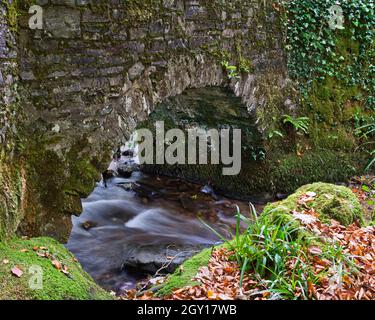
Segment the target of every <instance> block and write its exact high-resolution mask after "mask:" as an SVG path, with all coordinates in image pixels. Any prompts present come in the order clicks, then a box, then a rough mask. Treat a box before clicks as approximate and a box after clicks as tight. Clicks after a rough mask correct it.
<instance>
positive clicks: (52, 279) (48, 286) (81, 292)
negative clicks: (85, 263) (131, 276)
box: [0, 238, 113, 300]
mask: <svg viewBox="0 0 375 320" xmlns="http://www.w3.org/2000/svg"><path fill="white" fill-rule="evenodd" d="M35 246H38V247H46V248H48V251H49V253H50V254H51V256H53V257H54V258H55V259H57V260H58V261H59V262H61V263H62V264H64V265H66V266H67V267H68V271H69V273H70V275H69V276H67V275H65V274H64V273H62V272H61V271H59V270H58V269H56V268H55V267H54V266H53V265H52V260H51V259H47V258H45V257H39V256H38V255H37V253H36V252H35V251H34V250H33V248H34V247H35ZM26 250H27V251H26ZM5 260H8V261H9V262H8V263H3V261H5ZM15 266H17V267H18V268H19V269H21V270H22V271H23V275H22V276H21V277H20V278H17V277H16V276H14V275H13V274H12V273H11V270H12V268H13V267H15ZM31 266H38V267H41V270H42V280H43V282H42V283H43V288H42V289H37V290H32V289H31V288H30V285H29V281H30V278H31V277H32V274H30V273H29V268H30V267H31ZM4 299H6V300H34V299H35V300H104V299H105V300H109V299H113V297H112V296H111V295H110V294H109V293H107V292H106V291H104V290H103V289H102V288H100V287H99V286H98V285H97V284H95V282H94V281H93V280H92V279H91V277H90V276H89V275H88V274H87V273H86V272H85V271H84V270H83V269H82V267H81V265H80V264H79V263H78V262H76V260H75V259H74V257H73V255H72V254H71V253H70V252H69V251H68V250H67V249H65V248H64V246H63V245H61V244H60V243H58V242H57V241H55V240H53V239H51V238H34V239H30V240H23V239H19V238H16V239H13V240H12V241H9V242H4V241H2V242H0V300H4Z"/></svg>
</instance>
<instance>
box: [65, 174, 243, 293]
mask: <svg viewBox="0 0 375 320" xmlns="http://www.w3.org/2000/svg"><path fill="white" fill-rule="evenodd" d="M82 204H83V213H82V214H81V216H80V217H73V230H72V233H71V236H70V239H69V242H68V244H67V247H68V248H69V250H70V251H71V252H73V253H74V254H75V256H76V257H77V259H78V260H79V262H80V263H81V264H82V266H83V268H84V269H85V270H86V271H87V272H88V273H89V274H90V275H91V276H92V277H93V278H94V279H95V281H96V282H97V283H99V284H100V285H101V286H102V287H104V288H106V289H108V290H113V291H115V292H120V291H121V290H124V289H129V288H133V287H135V285H136V283H137V282H138V281H140V280H143V279H145V278H146V277H147V274H153V272H154V271H155V269H156V270H157V269H159V268H160V265H158V262H160V261H161V262H160V263H162V262H163V261H164V262H165V261H168V259H171V257H170V256H174V255H176V253H177V256H179V258H180V260H179V259H176V258H175V259H176V260H177V261H176V263H177V264H179V263H181V262H182V261H183V260H185V259H186V258H187V257H189V256H191V255H193V254H194V253H196V252H199V251H200V250H201V249H202V248H204V247H209V246H212V245H215V244H217V243H219V242H220V238H219V237H218V236H217V235H216V234H215V233H214V232H212V230H210V229H209V228H208V227H207V226H206V225H205V224H204V223H203V222H202V220H204V221H206V222H207V223H209V224H210V225H211V226H212V227H214V228H215V229H216V230H218V231H219V232H220V233H221V234H222V235H224V236H225V237H228V238H229V237H230V232H229V231H230V230H232V231H233V230H234V228H235V223H236V220H235V213H236V207H235V205H238V206H239V207H240V208H241V211H242V213H244V214H248V212H249V209H248V204H247V203H245V202H241V201H237V200H230V199H226V198H224V197H220V196H218V195H215V194H214V193H213V191H212V190H211V188H210V187H208V186H205V187H202V186H199V185H196V184H192V183H188V182H186V181H183V180H180V179H173V178H167V177H156V176H150V175H146V174H143V173H141V172H134V173H133V175H132V177H131V178H129V179H125V178H118V177H115V178H112V179H110V180H109V181H108V183H107V187H104V185H103V183H98V184H97V186H96V188H95V189H94V191H93V192H92V194H91V195H90V196H89V197H88V198H87V199H83V200H82ZM137 259H138V260H137ZM129 261H130V262H129ZM131 261H133V265H132V262H131ZM127 262H128V263H127ZM137 263H139V264H140V265H137ZM165 271H169V272H171V271H173V268H172V270H168V268H166V269H165Z"/></svg>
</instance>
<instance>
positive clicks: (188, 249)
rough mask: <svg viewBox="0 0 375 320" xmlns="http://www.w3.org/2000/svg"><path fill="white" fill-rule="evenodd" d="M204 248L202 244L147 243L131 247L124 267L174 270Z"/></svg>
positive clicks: (145, 270) (151, 271) (170, 271)
mask: <svg viewBox="0 0 375 320" xmlns="http://www.w3.org/2000/svg"><path fill="white" fill-rule="evenodd" d="M202 249H203V246H202V245H165V244H158V245H147V246H138V247H134V248H131V249H130V250H128V252H127V253H126V255H125V258H124V263H123V268H124V269H129V268H130V269H137V270H138V271H139V270H142V271H144V272H145V273H150V274H155V273H156V272H157V271H159V273H161V274H167V273H172V272H174V271H175V270H176V269H177V268H178V266H180V265H181V264H182V263H183V262H184V261H185V260H187V259H188V258H190V257H192V256H194V255H195V254H197V253H198V252H200V251H201V250H202Z"/></svg>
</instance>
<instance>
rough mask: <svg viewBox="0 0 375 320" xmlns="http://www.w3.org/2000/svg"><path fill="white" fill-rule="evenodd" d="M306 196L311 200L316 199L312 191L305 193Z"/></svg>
mask: <svg viewBox="0 0 375 320" xmlns="http://www.w3.org/2000/svg"><path fill="white" fill-rule="evenodd" d="M306 195H307V196H308V197H312V198H314V197H316V193H315V192H312V191H309V192H306Z"/></svg>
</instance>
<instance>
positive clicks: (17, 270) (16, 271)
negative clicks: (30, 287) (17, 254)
mask: <svg viewBox="0 0 375 320" xmlns="http://www.w3.org/2000/svg"><path fill="white" fill-rule="evenodd" d="M12 273H13V274H14V275H15V276H16V277H18V278H21V277H22V275H23V271H22V270H21V269H20V268H18V267H17V266H15V267H13V269H12Z"/></svg>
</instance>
